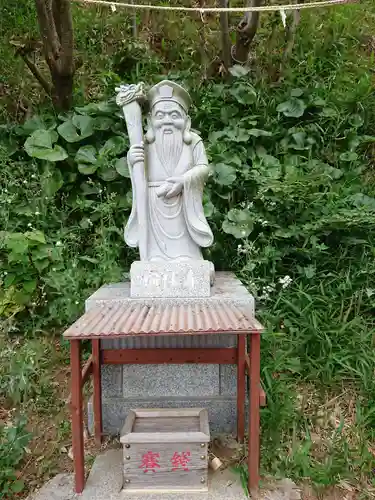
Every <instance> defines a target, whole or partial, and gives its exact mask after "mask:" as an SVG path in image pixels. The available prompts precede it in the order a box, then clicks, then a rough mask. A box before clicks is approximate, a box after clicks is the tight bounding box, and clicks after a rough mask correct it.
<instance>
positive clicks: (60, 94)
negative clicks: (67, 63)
mask: <svg viewBox="0 0 375 500" xmlns="http://www.w3.org/2000/svg"><path fill="white" fill-rule="evenodd" d="M51 76H52V82H53V84H52V90H51V98H52V102H53V106H54V108H55V109H57V110H61V111H68V110H69V109H70V108H71V107H72V102H73V83H74V75H73V74H68V75H62V74H61V73H56V74H55V73H52V74H51Z"/></svg>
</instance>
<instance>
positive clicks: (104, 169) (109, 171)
mask: <svg viewBox="0 0 375 500" xmlns="http://www.w3.org/2000/svg"><path fill="white" fill-rule="evenodd" d="M98 175H99V177H100V178H101V179H103V181H106V182H111V181H114V180H115V179H116V177H117V176H118V173H117V171H116V170H115V169H114V168H112V167H110V166H109V165H106V166H101V167H100V168H99V170H98Z"/></svg>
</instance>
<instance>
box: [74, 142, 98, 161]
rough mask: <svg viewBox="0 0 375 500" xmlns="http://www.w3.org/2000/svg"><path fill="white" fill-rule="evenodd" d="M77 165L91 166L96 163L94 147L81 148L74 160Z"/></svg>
mask: <svg viewBox="0 0 375 500" xmlns="http://www.w3.org/2000/svg"><path fill="white" fill-rule="evenodd" d="M74 160H75V161H76V162H77V163H88V164H90V165H93V164H94V163H96V161H97V151H96V149H95V148H94V146H82V147H81V148H79V150H78V151H77V154H76V156H75V158H74Z"/></svg>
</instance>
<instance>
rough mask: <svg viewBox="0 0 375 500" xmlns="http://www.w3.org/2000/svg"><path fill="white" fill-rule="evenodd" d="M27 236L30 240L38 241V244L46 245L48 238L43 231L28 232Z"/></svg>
mask: <svg viewBox="0 0 375 500" xmlns="http://www.w3.org/2000/svg"><path fill="white" fill-rule="evenodd" d="M25 236H26V238H27V239H28V240H31V241H37V242H38V243H46V237H45V236H44V233H43V232H42V231H38V230H35V231H28V232H27V233H25Z"/></svg>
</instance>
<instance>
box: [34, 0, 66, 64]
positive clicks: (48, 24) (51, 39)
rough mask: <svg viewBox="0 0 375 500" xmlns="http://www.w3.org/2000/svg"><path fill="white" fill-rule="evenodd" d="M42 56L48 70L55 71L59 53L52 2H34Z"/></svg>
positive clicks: (40, 0)
mask: <svg viewBox="0 0 375 500" xmlns="http://www.w3.org/2000/svg"><path fill="white" fill-rule="evenodd" d="M35 6H36V11H37V15H38V23H39V29H40V34H41V36H42V41H43V49H44V55H45V58H46V61H47V64H48V66H49V67H50V69H55V67H56V59H57V58H58V57H59V53H60V42H59V37H58V34H57V30H56V25H55V21H54V16H53V12H52V0H35Z"/></svg>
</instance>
